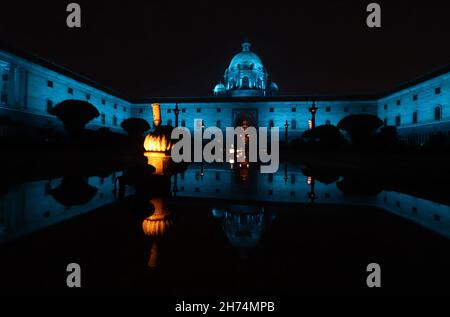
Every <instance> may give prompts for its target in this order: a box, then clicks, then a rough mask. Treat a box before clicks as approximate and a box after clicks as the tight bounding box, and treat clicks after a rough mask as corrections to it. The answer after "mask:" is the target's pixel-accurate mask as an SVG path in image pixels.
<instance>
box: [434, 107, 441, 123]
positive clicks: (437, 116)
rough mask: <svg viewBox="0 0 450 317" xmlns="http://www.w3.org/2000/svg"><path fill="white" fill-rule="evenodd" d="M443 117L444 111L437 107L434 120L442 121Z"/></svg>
mask: <svg viewBox="0 0 450 317" xmlns="http://www.w3.org/2000/svg"><path fill="white" fill-rule="evenodd" d="M441 117H442V109H441V107H440V106H437V107H436V108H434V120H435V121H440V120H441Z"/></svg>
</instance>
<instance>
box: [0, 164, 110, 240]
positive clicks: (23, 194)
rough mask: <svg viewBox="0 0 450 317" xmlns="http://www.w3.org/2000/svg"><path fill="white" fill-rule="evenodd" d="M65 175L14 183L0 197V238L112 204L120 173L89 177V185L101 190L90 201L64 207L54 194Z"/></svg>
mask: <svg viewBox="0 0 450 317" xmlns="http://www.w3.org/2000/svg"><path fill="white" fill-rule="evenodd" d="M62 180H63V178H58V179H53V180H50V181H35V182H28V183H23V184H18V185H13V186H11V188H10V189H9V191H8V192H7V193H6V194H4V195H3V196H2V197H1V198H0V240H4V239H11V238H14V237H17V236H20V235H22V234H28V233H30V232H33V231H36V230H38V229H41V228H45V227H47V226H50V225H52V224H55V223H58V222H61V221H64V220H67V219H70V218H72V217H75V216H78V215H81V214H84V213H86V212H89V211H91V210H94V209H96V208H99V207H102V206H104V205H106V204H109V203H112V202H114V200H115V197H114V189H115V187H114V183H115V180H116V173H113V174H112V175H110V176H108V177H106V178H101V177H97V176H93V177H89V178H88V179H86V180H85V181H86V184H87V185H88V186H91V187H93V188H96V189H97V191H96V193H95V196H94V197H92V199H90V200H89V201H88V202H86V204H83V205H77V206H70V207H68V206H64V205H63V204H61V203H60V202H58V201H57V200H56V199H55V198H54V197H53V196H52V191H53V192H54V189H56V188H58V187H59V186H61V183H62Z"/></svg>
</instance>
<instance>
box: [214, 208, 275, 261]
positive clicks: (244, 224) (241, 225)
mask: <svg viewBox="0 0 450 317" xmlns="http://www.w3.org/2000/svg"><path fill="white" fill-rule="evenodd" d="M212 214H213V216H214V217H215V218H217V219H219V220H220V221H221V222H222V226H223V230H224V231H225V234H226V235H227V238H228V240H229V241H230V243H231V244H232V245H233V246H234V247H235V248H237V249H239V250H240V252H241V254H242V255H245V254H246V252H248V250H249V249H251V248H254V247H256V245H257V244H258V242H259V241H260V240H261V238H262V236H263V233H264V231H265V229H266V228H267V226H268V225H269V224H270V222H271V221H272V220H273V219H274V217H275V214H274V213H270V212H268V211H265V209H264V207H261V206H254V205H230V206H227V207H225V208H223V209H216V208H214V209H213V210H212Z"/></svg>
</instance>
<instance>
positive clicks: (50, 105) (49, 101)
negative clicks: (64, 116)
mask: <svg viewBox="0 0 450 317" xmlns="http://www.w3.org/2000/svg"><path fill="white" fill-rule="evenodd" d="M52 109H53V101H51V100H47V112H48V113H50V111H51V110H52Z"/></svg>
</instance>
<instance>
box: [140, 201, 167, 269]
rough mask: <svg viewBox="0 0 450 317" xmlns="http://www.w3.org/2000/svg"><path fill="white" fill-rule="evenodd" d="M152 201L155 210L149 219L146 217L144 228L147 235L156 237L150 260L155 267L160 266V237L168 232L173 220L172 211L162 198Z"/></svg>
mask: <svg viewBox="0 0 450 317" xmlns="http://www.w3.org/2000/svg"><path fill="white" fill-rule="evenodd" d="M150 202H151V203H152V204H153V205H154V206H155V212H154V213H153V214H152V215H151V216H150V217H148V218H147V219H144V221H143V222H142V230H143V231H144V234H145V235H146V236H150V237H152V238H154V239H153V241H152V246H151V249H150V257H149V260H148V266H149V267H152V268H154V267H157V266H158V239H159V238H162V237H163V236H164V235H165V234H166V233H167V231H168V230H169V229H170V228H171V227H172V225H173V222H172V219H171V213H170V212H169V211H168V210H167V209H166V208H165V207H166V206H165V204H164V202H163V199H162V198H155V199H152V200H150Z"/></svg>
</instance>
